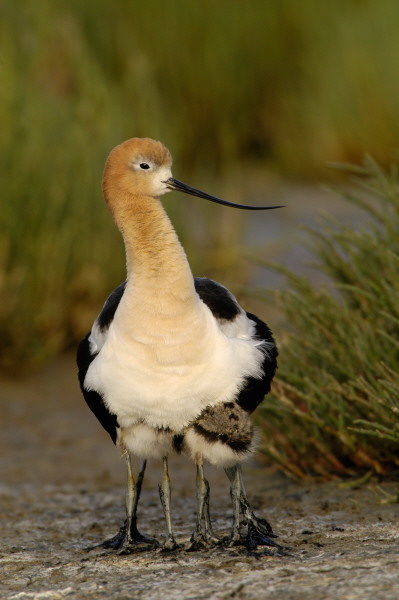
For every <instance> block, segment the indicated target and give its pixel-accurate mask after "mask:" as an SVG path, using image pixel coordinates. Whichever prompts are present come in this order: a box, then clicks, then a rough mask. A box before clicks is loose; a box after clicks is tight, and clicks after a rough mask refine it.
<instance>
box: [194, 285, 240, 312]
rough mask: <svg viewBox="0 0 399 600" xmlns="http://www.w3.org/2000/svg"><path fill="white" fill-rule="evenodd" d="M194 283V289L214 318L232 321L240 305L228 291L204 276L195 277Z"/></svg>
mask: <svg viewBox="0 0 399 600" xmlns="http://www.w3.org/2000/svg"><path fill="white" fill-rule="evenodd" d="M194 285H195V291H196V292H197V294H198V295H199V297H200V298H201V300H202V301H203V302H204V304H206V305H207V307H208V308H209V309H210V310H211V312H212V314H213V315H214V316H215V318H216V319H221V320H226V321H232V320H233V319H234V318H235V317H236V316H237V315H238V314H240V312H241V311H240V307H239V306H238V304H237V303H236V302H235V301H234V298H232V296H231V294H230V292H229V291H228V290H227V289H226V288H225V287H223V286H222V285H220V284H219V283H216V281H212V279H207V278H206V277H195V278H194Z"/></svg>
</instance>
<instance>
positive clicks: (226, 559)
mask: <svg viewBox="0 0 399 600" xmlns="http://www.w3.org/2000/svg"><path fill="white" fill-rule="evenodd" d="M0 403H1V404H0V406H1V415H2V416H1V438H0V476H1V480H0V527H1V539H2V543H1V547H0V598H2V599H7V600H17V599H18V600H28V599H30V600H44V599H46V600H48V599H50V600H58V599H63V598H66V599H70V600H75V599H76V600H78V599H79V600H81V599H82V598H84V599H89V600H90V599H96V598H107V599H118V600H128V599H129V600H130V599H136V598H137V599H141V598H143V599H148V600H164V598H172V599H176V600H177V599H180V598H184V599H190V600H196V599H204V600H205V599H210V598H212V599H230V598H234V599H242V600H258V599H263V598H266V599H268V598H271V599H281V598H284V600H300V599H301V600H302V599H305V598H306V599H309V598H312V599H314V600H324V599H347V600H356V599H359V600H360V599H361V600H367V599H369V598H370V599H371V598H372V599H373V600H397V599H398V598H399V554H398V550H399V547H398V542H399V528H398V525H397V523H398V518H397V517H398V511H399V507H398V505H397V504H392V503H383V502H382V501H381V500H382V499H383V498H384V497H383V496H382V495H381V493H379V492H378V489H377V486H376V484H375V483H373V482H372V483H370V482H369V483H368V484H367V485H363V486H352V487H348V486H347V485H342V482H340V481H334V482H329V483H324V484H315V483H307V482H306V483H296V482H293V481H291V480H289V479H287V478H285V477H284V476H282V475H281V474H278V473H276V472H274V471H273V469H270V468H268V467H267V466H264V465H262V464H260V462H259V459H258V462H257V461H256V459H255V460H254V462H253V463H252V464H251V465H249V466H248V467H247V468H246V469H245V479H246V484H247V492H248V496H249V498H250V500H251V501H252V505H253V508H254V509H255V511H256V513H257V514H259V515H260V516H264V517H266V518H267V519H268V521H270V522H271V523H272V525H273V527H274V529H275V531H276V533H277V534H278V535H279V538H278V542H279V543H280V544H281V545H282V546H284V547H286V548H287V550H286V552H285V553H279V552H275V551H273V549H270V548H267V547H263V548H262V547H259V548H258V549H257V550H256V551H255V552H248V551H247V550H246V549H245V548H239V547H234V548H219V547H218V548H214V549H212V550H209V551H204V552H199V551H195V552H185V551H184V550H181V549H180V550H176V551H173V552H170V553H162V552H158V551H154V550H152V551H144V552H139V553H135V554H130V555H116V554H114V553H112V552H110V551H105V550H103V549H101V548H97V549H94V550H88V547H90V546H93V545H95V544H97V543H99V542H101V541H102V540H104V539H105V538H109V537H111V536H112V535H114V534H115V533H116V532H117V530H118V528H119V526H120V524H121V522H122V521H123V517H124V494H125V488H124V484H125V476H126V475H125V467H124V462H123V460H121V458H120V457H119V455H118V452H117V450H116V449H115V448H114V447H113V445H112V443H111V440H110V439H109V438H108V436H107V434H106V433H105V432H103V431H102V430H101V428H100V426H99V425H98V424H97V422H96V420H95V418H94V417H93V416H92V415H91V413H90V412H89V410H88V409H87V408H86V406H85V404H84V402H83V400H82V399H81V397H80V392H79V390H78V387H77V383H76V379H75V367H74V364H73V359H72V358H70V357H67V358H64V359H60V360H58V361H57V362H56V363H54V364H53V365H51V366H50V367H47V368H46V369H44V370H43V371H41V372H40V373H37V374H35V375H34V376H31V377H29V378H15V379H13V380H3V381H1V383H0ZM160 474H161V465H160V464H158V463H156V464H154V463H150V464H149V466H148V469H147V473H146V478H145V481H144V486H143V492H142V500H141V503H140V508H139V528H140V530H142V532H143V533H144V534H147V535H149V536H155V537H157V538H158V539H159V540H160V541H161V542H162V539H163V535H164V525H163V518H162V511H161V506H160V502H159V498H158V494H157V485H158V480H159V477H160ZM170 475H171V481H172V486H173V487H172V510H173V512H172V518H173V525H174V528H175V534H176V538H177V540H178V541H179V542H181V543H187V542H188V540H189V537H190V534H191V532H192V530H193V528H194V523H195V470H194V467H193V465H192V464H191V463H190V462H189V461H188V459H186V458H177V459H174V460H173V461H171V467H170ZM207 476H208V478H209V481H210V486H211V511H212V517H213V521H214V525H215V529H216V531H217V532H218V533H219V534H220V535H221V536H222V535H226V534H227V533H228V530H229V526H230V523H231V517H232V515H231V504H230V499H229V490H228V483H227V478H226V476H225V475H224V473H223V472H220V471H218V470H216V469H208V470H207ZM381 487H382V488H383V489H384V490H385V491H386V492H388V493H391V494H395V493H397V490H398V487H399V482H397V483H395V482H391V483H389V482H384V483H383V484H381Z"/></svg>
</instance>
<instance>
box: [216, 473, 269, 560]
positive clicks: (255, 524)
mask: <svg viewBox="0 0 399 600" xmlns="http://www.w3.org/2000/svg"><path fill="white" fill-rule="evenodd" d="M225 472H226V474H227V477H228V478H229V480H230V484H231V487H230V494H231V499H232V502H233V526H232V530H231V535H230V538H229V541H228V544H229V545H230V546H232V545H235V544H240V543H244V544H245V545H246V546H247V547H248V548H249V549H255V548H256V547H257V546H258V545H265V546H276V547H279V546H278V544H276V542H273V540H272V539H270V538H275V537H277V536H276V535H275V534H274V533H273V529H272V527H271V525H270V523H268V522H267V521H266V519H260V518H258V517H256V516H255V515H254V513H253V512H252V510H251V507H250V505H249V502H248V498H247V496H246V493H245V488H244V483H243V480H242V473H241V467H240V465H235V466H234V467H229V468H227V469H225ZM242 516H243V519H242ZM244 523H245V524H246V525H247V526H248V532H247V536H246V538H245V539H244V540H241V536H240V526H241V524H244Z"/></svg>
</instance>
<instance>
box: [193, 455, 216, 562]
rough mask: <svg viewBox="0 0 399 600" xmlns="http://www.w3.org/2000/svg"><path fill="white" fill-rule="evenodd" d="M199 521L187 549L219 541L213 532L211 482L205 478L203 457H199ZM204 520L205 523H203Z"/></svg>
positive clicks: (206, 546)
mask: <svg viewBox="0 0 399 600" xmlns="http://www.w3.org/2000/svg"><path fill="white" fill-rule="evenodd" d="M196 488H197V523H196V527H195V530H194V532H193V534H192V535H191V538H190V542H189V545H188V546H187V548H186V549H187V550H201V549H203V548H212V547H213V546H215V545H216V544H218V543H219V541H220V540H219V538H217V537H216V536H215V534H214V532H213V528H212V523H211V518H210V514H209V482H208V480H207V479H205V476H204V468H203V464H202V458H198V459H197V477H196ZM202 522H203V523H202Z"/></svg>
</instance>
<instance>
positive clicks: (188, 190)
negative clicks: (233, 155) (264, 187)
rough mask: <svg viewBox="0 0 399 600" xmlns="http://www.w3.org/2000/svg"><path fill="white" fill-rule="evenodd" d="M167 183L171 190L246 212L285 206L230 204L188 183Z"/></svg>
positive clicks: (172, 179)
mask: <svg viewBox="0 0 399 600" xmlns="http://www.w3.org/2000/svg"><path fill="white" fill-rule="evenodd" d="M166 183H167V186H168V188H169V189H170V190H175V191H176V192H183V193H184V194H190V196H197V197H198V198H205V200H210V201H211V202H216V203H217V204H224V206H232V207H233V208H242V209H244V210H272V209H274V208H283V206H251V205H248V204H235V203H234V202H229V201H228V200H222V199H221V198H216V197H215V196H211V195H210V194H207V193H206V192H201V190H197V189H195V188H193V187H191V186H189V185H187V184H186V183H182V182H181V181H178V180H177V179H174V178H173V177H171V178H170V179H168V180H167V181H166Z"/></svg>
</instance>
